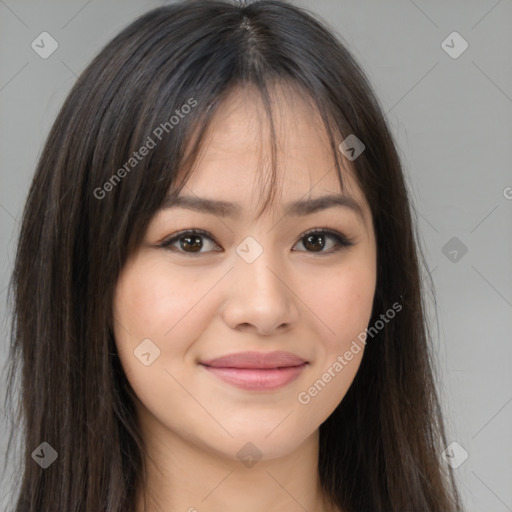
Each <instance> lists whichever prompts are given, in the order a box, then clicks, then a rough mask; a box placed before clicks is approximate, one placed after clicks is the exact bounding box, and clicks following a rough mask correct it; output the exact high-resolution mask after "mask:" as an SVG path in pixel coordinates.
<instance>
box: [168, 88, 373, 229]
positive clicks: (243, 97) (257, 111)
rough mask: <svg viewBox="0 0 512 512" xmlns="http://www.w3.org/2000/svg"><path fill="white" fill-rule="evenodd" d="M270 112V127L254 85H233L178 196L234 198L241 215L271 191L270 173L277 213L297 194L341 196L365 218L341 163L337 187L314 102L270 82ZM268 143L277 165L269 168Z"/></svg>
mask: <svg viewBox="0 0 512 512" xmlns="http://www.w3.org/2000/svg"><path fill="white" fill-rule="evenodd" d="M271 116H272V121H273V123H274V130H272V129H271V125H270V121H271V120H270V118H269V116H268V114H267V112H266V110H265V106H264V103H263V100H262V98H261V95H260V93H259V91H257V90H256V89H255V88H254V87H246V88H243V89H242V88H237V89H235V90H234V91H232V93H231V94H229V95H228V96H227V97H226V98H225V99H224V101H223V102H222V103H221V104H220V105H219V107H218V109H217V111H216V112H215V114H214V116H213V118H212V120H211V123H210V125H209V128H208V130H207V131H206V133H205V136H204V138H203V140H202V144H201V151H200V153H199V156H198V158H197V159H196V161H195V162H194V165H193V168H192V172H191V174H190V177H189V178H188V179H187V183H186V187H185V189H184V192H183V193H182V195H187V196H199V197H201V198H210V199H216V200H220V201H223V202H227V203H238V204H239V205H240V208H238V210H237V211H236V212H235V213H236V215H238V216H242V217H245V216H246V215H247V216H249V215H250V212H251V211H253V210H256V209H257V206H256V204H257V203H258V201H259V200H261V197H262V196H263V195H265V193H268V192H269V190H268V184H269V183H270V177H271V173H272V172H275V173H276V182H275V183H276V185H275V187H276V192H277V196H278V199H277V200H276V205H277V209H278V210H279V211H282V210H284V207H285V205H287V204H290V203H292V202H296V201H298V200H300V199H303V200H304V199H312V198H317V197H320V196H325V195H326V194H331V195H335V194H336V195H341V194H343V195H346V196H348V197H350V198H352V199H353V202H354V203H355V205H354V206H355V207H356V208H354V210H356V209H357V207H359V209H360V213H361V214H362V216H363V217H364V218H363V220H364V221H365V222H366V221H367V220H368V219H367V217H368V215H369V209H368V205H367V204H366V201H365V198H364V194H363V192H362V190H360V188H359V187H358V185H357V181H356V180H355V178H354V175H353V169H351V168H350V166H349V165H343V169H342V176H343V190H342V189H341V186H340V183H339V178H338V176H337V171H336V167H335V159H334V155H333V151H332V148H331V146H330V142H329V138H328V134H327V132H326V129H325V127H324V123H323V121H322V119H321V117H320V114H319V113H318V111H317V110H316V109H315V108H313V107H312V105H311V103H309V102H307V101H305V100H304V99H303V98H302V97H301V96H300V95H299V94H298V93H297V92H295V91H293V90H291V89H288V88H286V89H285V88H280V87H275V88H273V89H272V90H271ZM273 144H275V148H276V154H275V157H276V161H275V162H274V163H275V167H271V163H272V156H271V155H272V145H273ZM343 162H345V160H343ZM348 202H350V200H349V201H348ZM189 204H190V201H189ZM167 206H170V204H169V202H168V203H167ZM235 209H236V207H235Z"/></svg>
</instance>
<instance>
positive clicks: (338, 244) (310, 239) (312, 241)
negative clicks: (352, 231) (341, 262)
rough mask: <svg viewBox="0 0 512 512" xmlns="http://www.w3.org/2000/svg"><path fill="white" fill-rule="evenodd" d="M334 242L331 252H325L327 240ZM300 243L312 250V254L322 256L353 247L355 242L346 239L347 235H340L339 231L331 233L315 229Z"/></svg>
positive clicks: (304, 235)
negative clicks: (315, 253)
mask: <svg viewBox="0 0 512 512" xmlns="http://www.w3.org/2000/svg"><path fill="white" fill-rule="evenodd" d="M329 238H330V239H331V240H334V244H333V245H332V246H331V248H330V249H329V250H326V251H324V250H323V249H324V247H325V245H326V244H325V239H329ZM300 241H301V243H302V245H303V246H304V247H306V248H311V249H312V251H311V252H319V253H321V254H333V253H335V252H338V251H341V249H344V248H347V247H352V246H353V245H354V242H353V241H352V240H351V239H349V238H348V237H346V236H345V235H343V234H341V233H338V232H337V231H331V230H329V229H323V228H314V229H312V230H310V231H308V232H307V233H304V234H303V235H302V236H301V238H300Z"/></svg>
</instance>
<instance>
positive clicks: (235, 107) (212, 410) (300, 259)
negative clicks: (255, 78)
mask: <svg viewBox="0 0 512 512" xmlns="http://www.w3.org/2000/svg"><path fill="white" fill-rule="evenodd" d="M274 98H275V99H276V104H275V105H276V108H277V110H275V111H274V112H275V113H276V114H277V115H276V122H277V137H278V142H279V154H278V159H279V160H278V162H279V173H280V174H279V176H280V179H279V181H278V184H279V194H278V199H277V205H276V206H275V207H273V208H272V210H271V211H269V212H266V213H265V214H264V215H263V216H262V217H260V218H259V219H258V220H255V214H256V212H257V211H258V210H259V208H260V206H261V203H259V202H258V199H259V194H258V191H260V192H261V189H260V188H258V187H259V186H260V184H261V182H262V178H263V177H262V175H261V171H262V166H261V164H262V162H263V161H267V160H268V155H269V154H270V146H269V137H270V132H269V131H268V125H266V124H265V123H260V121H261V120H264V119H265V117H264V114H263V104H262V103H261V100H260V98H259V96H258V95H257V94H256V93H255V92H254V91H251V90H250V89H246V90H244V91H242V90H235V91H234V92H233V93H232V94H231V95H230V96H229V97H228V98H227V100H226V102H225V103H224V104H223V105H222V107H221V108H220V109H219V110H218V111H217V113H216V115H215V118H214V120H213V123H212V125H211V127H210V129H209V132H208V138H207V141H206V144H205V146H204V148H203V152H202V154H201V158H200V159H199V160H198V162H196V167H195V169H194V172H193V174H192V175H191V178H190V179H189V181H188V183H187V185H186V187H185V189H184V190H183V191H182V194H184V195H196V196H199V197H207V198H211V199H220V200H224V201H228V202H237V203H240V204H241V206H242V207H243V211H242V214H241V215H239V216H235V217H232V218H229V217H226V218H223V217H219V216H215V215H213V214H208V213H199V212H195V211H192V210H187V209H183V208H168V209H165V210H161V211H159V212H158V213H157V214H156V215H155V216H154V218H153V220H152V221H151V223H150V225H149V228H148V230H147V232H146V235H145V238H144V240H143V242H142V244H141V246H140V248H139V249H138V251H137V252H136V253H135V254H134V255H133V256H132V257H131V258H130V259H129V261H128V262H127V264H126V266H125V267H124V269H123V271H122V273H121V276H120V278H119V281H118V283H117V287H116V291H115V298H114V317H115V330H114V333H115V339H116V345H117V348H118V352H119V356H120V358H121V362H122V365H123V368H124V371H125V373H126V375H127V378H128V380H129V382H130V385H131V386H132V388H133V390H134V391H135V393H136V395H137V402H136V407H137V412H138V418H139V421H140V426H141V429H142V432H143V437H144V440H145V443H146V446H147V454H146V457H147V464H148V482H149V484H148V488H147V489H145V491H146V493H147V495H148V498H149V504H150V507H149V508H148V510H152V511H166V512H169V511H189V512H194V511H198V512H205V511H208V512H221V511H222V512H226V511H228V512H229V511H235V510H236V511H238V510H244V512H261V511H262V510H265V511H268V512H277V511H279V512H292V511H293V512H296V511H303V510H308V511H310V512H326V511H328V510H336V509H330V508H329V507H328V506H327V502H326V499H325V496H324V495H323V493H322V491H321V488H320V484H319V478H318V474H317V469H316V468H317V463H318V446H319V430H318V429H319V426H320V424H321V423H323V422H324V421H325V420H326V419H327V418H328V417H329V415H330V414H331V413H332V412H333V410H334V409H335V408H336V406H337V405H338V404H339V402H340V401H341V400H342V399H343V397H344V396H345V394H346V392H347V390H348V388H349V386H350V384H351V383H352V381H353V379H354V377H355V375H356V373H357V371H358V368H359V365H360V362H361V358H362V355H363V351H364V350H360V351H359V352H358V353H357V354H355V355H354V356H353V359H352V360H351V361H349V362H347V364H346V366H345V367H344V368H343V370H342V371H341V372H339V373H337V374H336V376H335V377H334V378H332V379H331V381H330V382H329V383H327V384H326V385H325V387H324V388H323V389H322V390H321V391H320V392H319V393H318V394H317V395H316V396H314V397H312V398H311V400H310V401H309V403H307V404H303V403H300V402H299V400H298V395H299V393H300V392H304V391H307V390H308V389H309V388H310V387H311V386H312V384H313V383H314V382H315V381H317V380H318V379H320V378H321V377H322V375H323V374H324V373H325V372H326V371H327V369H328V368H329V367H332V365H333V363H334V362H335V361H336V360H337V358H338V356H340V355H342V356H343V354H344V353H345V352H346V351H347V350H348V349H349V348H350V346H351V344H352V342H353V341H354V340H356V339H357V336H358V334H360V333H361V332H362V331H364V330H365V328H366V327H367V326H368V322H369V320H370V317H371V313H372V304H373V298H374V293H375V285H376V277H377V276H376V241H375V234H374V229H373V224H372V220H371V212H370V208H369V205H368V204H367V202H366V200H365V197H364V195H363V193H362V191H361V190H360V188H359V187H358V186H357V184H356V181H355V180H354V178H353V176H352V174H351V171H350V169H349V168H348V164H349V163H350V162H348V161H345V163H346V164H347V165H346V167H347V169H346V170H345V171H344V174H343V177H344V193H345V194H346V195H350V196H352V197H353V198H354V199H355V200H356V201H357V202H358V203H359V204H360V206H361V208H362V211H363V214H364V218H363V219H360V218H359V217H358V216H357V215H356V214H355V212H353V211H352V210H350V209H348V208H340V207H332V208H329V209H325V210H321V211H318V212H315V213H313V214H309V215H307V216H302V217H292V216H288V215H285V213H286V210H285V208H284V206H283V205H284V204H287V203H288V202H290V201H293V200H297V199H303V198H305V197H309V198H316V197H319V196H322V195H324V194H326V193H332V192H336V191H337V192H340V193H341V188H340V184H339V181H338V178H337V176H336V170H335V167H333V166H334V157H333V155H332V151H331V149H330V147H329V145H328V139H327V134H326V133H325V131H324V128H323V126H322V124H321V122H320V118H319V116H318V115H317V113H316V112H313V111H312V110H311V107H310V106H308V105H307V104H304V103H302V100H301V98H300V97H299V96H294V95H293V94H292V93H291V92H290V91H287V92H286V93H282V92H281V93H280V92H279V90H276V91H275V96H274ZM289 99H291V100H293V107H291V106H290V104H289V103H288V102H287V100H289ZM261 156H264V157H267V160H262V159H261ZM263 181H264V178H263ZM261 193H263V192H261ZM191 228H197V229H202V230H205V231H207V232H208V233H209V234H210V235H211V237H212V239H209V238H208V237H202V238H201V240H202V244H203V246H202V249H200V252H199V253H197V252H194V251H193V249H190V246H185V249H183V244H184V243H185V241H183V239H182V243H180V241H178V242H175V243H174V247H175V249H176V250H175V251H174V252H173V251H172V250H170V249H169V248H164V247H161V246H160V245H159V244H160V243H161V242H162V241H165V240H168V239H170V238H171V236H172V235H173V234H175V233H177V232H178V231H181V230H185V229H191ZM312 228H328V229H331V230H334V231H338V232H340V233H342V234H344V235H346V236H347V237H349V238H351V239H352V240H353V241H354V245H353V246H352V247H348V248H341V250H340V251H338V252H335V253H333V254H325V251H328V250H329V249H330V248H331V247H333V246H334V244H335V240H333V239H332V238H330V237H329V236H326V237H325V238H324V239H323V241H324V243H325V244H326V246H325V248H324V249H323V251H324V252H323V253H322V252H321V251H322V250H321V249H320V252H316V251H315V248H316V247H318V241H315V240H313V242H312V245H311V244H309V245H308V243H307V240H306V239H305V237H304V233H305V232H306V231H308V230H310V229H312ZM247 236H252V237H253V238H254V239H255V240H256V241H257V242H258V243H259V245H260V246H261V247H262V249H263V252H262V254H261V255H260V256H259V257H258V258H257V259H256V260H255V261H253V262H252V263H247V262H246V261H245V260H244V259H243V258H241V257H240V256H239V255H238V254H237V252H236V251H235V249H236V248H237V246H238V245H239V244H240V243H241V242H242V241H243V240H244V239H245V238H246V237H247ZM216 249H217V251H216ZM219 249H221V250H219ZM187 250H188V252H187ZM179 251H181V252H179ZM145 339H150V340H151V341H152V343H154V345H156V346H157V347H158V349H159V350H160V355H159V357H157V358H156V359H155V360H154V362H152V363H151V364H150V365H148V366H145V365H144V364H142V363H141V361H140V360H139V359H138V358H137V357H135V356H134V350H135V349H136V348H137V346H138V345H139V344H140V343H141V342H142V340H145ZM359 345H360V346H361V347H362V348H363V349H364V344H363V343H361V342H359ZM249 350H251V351H259V352H268V351H273V350H285V351H290V352H293V353H295V354H297V355H299V356H301V357H303V358H304V359H306V360H307V361H308V363H309V364H308V365H307V366H306V368H305V369H304V370H303V371H302V373H301V374H300V375H299V377H298V378H297V379H296V380H294V381H293V382H291V383H289V384H287V385H286V386H284V387H283V388H280V389H278V390H275V391H254V390H242V389H239V388H237V387H235V386H233V385H231V384H228V383H226V382H224V381H222V380H220V379H219V378H217V377H216V376H215V375H212V374H211V373H210V372H208V371H207V370H205V369H204V367H202V366H200V365H199V364H198V363H199V361H204V360H206V359H211V358H215V357H220V356H223V355H226V354H231V353H235V352H240V351H249ZM248 442H250V443H252V444H253V445H254V446H256V447H257V450H258V452H259V453H260V454H261V459H260V460H258V461H257V462H256V464H254V465H253V466H252V467H248V466H247V465H246V464H244V463H242V461H241V460H240V459H239V458H238V457H237V452H238V451H239V450H240V449H241V448H242V447H243V446H244V445H245V444H246V443H248ZM137 503H138V509H137V510H138V512H142V511H143V510H144V508H143V505H142V493H141V492H139V499H138V501H137Z"/></svg>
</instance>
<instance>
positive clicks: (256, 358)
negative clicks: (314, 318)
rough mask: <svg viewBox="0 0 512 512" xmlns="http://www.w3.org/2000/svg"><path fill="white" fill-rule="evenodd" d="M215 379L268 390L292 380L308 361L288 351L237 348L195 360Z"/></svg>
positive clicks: (249, 388) (243, 387)
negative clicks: (226, 353) (208, 357)
mask: <svg viewBox="0 0 512 512" xmlns="http://www.w3.org/2000/svg"><path fill="white" fill-rule="evenodd" d="M199 364H200V365H201V366H203V367H204V368H205V369H206V370H207V371H208V372H210V373H211V374H213V375H215V376H216V377H218V378H219V379H221V380H223V381H224V382H227V383H229V384H232V385H234V386H237V387H239V388H241V389H246V390H253V391H271V390H276V389H279V388H282V387H284V386H286V385H287V384H289V383H290V382H292V381H294V380H295V379H296V378H297V377H299V375H300V374H301V373H302V371H303V370H304V369H305V368H306V366H307V365H308V364H309V363H308V362H307V361H306V360H304V359H302V358H301V357H299V356H297V355H295V354H292V353H291V352H282V351H277V352H268V353H261V352H239V353H237V354H230V355H227V356H223V357H219V358H216V359H210V360H207V361H202V362H200V363H199Z"/></svg>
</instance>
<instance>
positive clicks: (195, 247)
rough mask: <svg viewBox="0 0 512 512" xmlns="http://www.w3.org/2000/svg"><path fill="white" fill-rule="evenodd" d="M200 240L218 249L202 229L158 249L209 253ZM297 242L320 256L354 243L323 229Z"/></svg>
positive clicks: (181, 234) (187, 232) (189, 231)
mask: <svg viewBox="0 0 512 512" xmlns="http://www.w3.org/2000/svg"><path fill="white" fill-rule="evenodd" d="M202 239H208V240H209V241H210V242H213V243H214V244H215V245H217V247H219V245H218V244H217V243H216V242H215V240H214V239H213V238H212V237H211V236H210V234H209V233H208V232H207V231H203V230H202V229H187V230H184V231H180V232H179V233H176V234H175V235H173V236H172V237H171V238H168V239H166V240H164V241H163V242H162V243H161V244H160V247H164V248H166V249H169V250H171V251H174V252H181V253H182V254H187V255H193V254H201V252H203V253H204V252H211V251H201V249H203V247H204V244H203V241H202ZM326 239H331V240H332V241H333V242H334V243H333V244H332V246H331V247H330V248H329V249H328V250H324V248H325V247H326V243H325V240H326ZM299 242H300V243H302V245H303V246H304V247H305V248H306V249H307V252H314V253H320V254H322V255H325V254H332V253H335V252H338V251H340V250H342V249H344V248H348V247H351V246H353V245H354V242H353V241H352V240H351V239H349V238H348V237H346V236H345V235H343V234H341V233H338V232H337V231H331V230H328V229H323V228H314V229H312V230H310V231H308V232H307V233H304V234H303V235H302V236H301V238H300V240H299ZM299 242H297V243H299ZM176 244H178V247H176ZM214 251H215V252H221V251H222V249H220V250H219V249H214Z"/></svg>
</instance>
